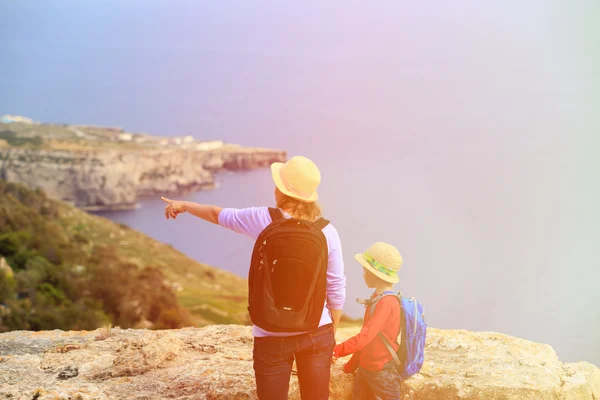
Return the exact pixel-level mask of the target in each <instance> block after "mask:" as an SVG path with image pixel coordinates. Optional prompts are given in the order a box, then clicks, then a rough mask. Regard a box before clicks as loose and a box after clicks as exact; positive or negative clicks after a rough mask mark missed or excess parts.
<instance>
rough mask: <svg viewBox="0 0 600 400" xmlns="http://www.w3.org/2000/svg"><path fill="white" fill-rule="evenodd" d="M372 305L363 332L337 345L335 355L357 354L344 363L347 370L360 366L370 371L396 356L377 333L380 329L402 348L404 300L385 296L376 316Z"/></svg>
mask: <svg viewBox="0 0 600 400" xmlns="http://www.w3.org/2000/svg"><path fill="white" fill-rule="evenodd" d="M374 296H375V295H374V294H373V296H371V297H372V298H373V297H374ZM371 307H372V305H369V306H367V308H366V310H365V317H364V325H363V327H362V329H361V330H360V332H359V333H358V334H357V335H355V336H353V337H351V338H350V339H348V340H346V341H345V342H343V343H340V344H338V345H337V346H335V348H334V351H333V354H334V356H335V357H344V356H347V355H348V354H353V356H352V358H350V361H348V363H347V364H346V365H345V366H344V370H345V371H346V372H352V371H354V370H355V369H356V368H357V367H358V366H361V367H362V368H364V369H366V370H369V371H380V370H381V369H383V366H384V365H385V364H386V363H387V362H388V361H390V360H391V359H392V355H391V354H390V352H389V351H388V349H387V348H386V347H385V344H384V343H383V340H381V338H380V337H378V335H377V334H378V333H379V332H381V333H383V335H384V336H385V337H386V338H387V339H388V340H389V342H390V343H391V344H392V347H393V348H394V351H398V344H397V343H396V338H397V337H398V334H399V333H400V316H401V315H400V313H401V312H400V302H399V301H398V299H397V298H394V297H393V296H385V297H384V298H382V299H381V300H379V302H378V303H377V307H375V313H374V314H373V317H371V316H370V315H371Z"/></svg>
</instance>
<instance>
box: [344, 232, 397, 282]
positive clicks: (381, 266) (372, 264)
mask: <svg viewBox="0 0 600 400" xmlns="http://www.w3.org/2000/svg"><path fill="white" fill-rule="evenodd" d="M354 258H355V259H356V261H358V262H359V263H360V264H361V265H362V266H363V267H364V268H366V269H367V271H369V272H371V273H373V275H375V276H376V277H378V278H379V279H382V280H384V281H386V282H389V283H398V281H399V280H400V279H399V278H398V271H399V270H400V267H402V263H403V262H404V261H403V259H402V255H401V254H400V252H399V251H398V249H396V248H395V247H394V246H392V245H391V244H388V243H384V242H377V243H375V244H373V245H372V246H371V247H369V248H368V249H367V251H365V252H364V253H362V254H356V255H355V256H354Z"/></svg>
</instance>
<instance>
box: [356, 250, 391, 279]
mask: <svg viewBox="0 0 600 400" xmlns="http://www.w3.org/2000/svg"><path fill="white" fill-rule="evenodd" d="M354 258H355V259H356V261H358V262H359V263H360V265H362V266H363V267H364V268H366V269H367V271H369V272H371V273H372V274H373V275H375V276H376V277H378V278H379V279H381V280H383V281H386V282H389V283H398V282H400V278H398V273H396V276H389V275H386V274H384V273H383V272H381V271H378V270H376V269H375V268H373V267H372V266H371V264H369V263H368V262H367V260H365V257H364V256H363V255H362V254H356V255H355V256H354Z"/></svg>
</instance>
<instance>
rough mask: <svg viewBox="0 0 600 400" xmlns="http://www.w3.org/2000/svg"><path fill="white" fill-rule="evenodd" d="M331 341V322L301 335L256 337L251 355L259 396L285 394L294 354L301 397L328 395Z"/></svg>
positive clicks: (273, 399) (268, 399) (273, 398)
mask: <svg viewBox="0 0 600 400" xmlns="http://www.w3.org/2000/svg"><path fill="white" fill-rule="evenodd" d="M334 345H335V339H334V337H333V327H332V325H331V324H329V325H325V326H322V327H320V328H319V329H318V330H316V331H315V332H311V333H305V334H303V335H297V336H290V337H271V336H270V337H255V338H254V350H253V356H254V375H255V377H256V390H257V392H258V398H259V399H260V400H279V399H287V398H288V390H289V386H290V376H291V373H292V364H293V362H294V357H295V358H296V366H297V368H298V381H299V383H300V396H301V397H302V399H305V400H327V399H329V374H330V370H331V358H332V355H333V347H334Z"/></svg>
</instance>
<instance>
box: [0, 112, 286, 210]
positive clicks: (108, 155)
mask: <svg viewBox="0 0 600 400" xmlns="http://www.w3.org/2000/svg"><path fill="white" fill-rule="evenodd" d="M15 118H17V117H14V116H4V117H3V121H9V122H5V123H3V122H0V179H4V180H7V181H9V182H18V183H22V184H24V185H26V186H27V187H29V188H31V189H33V188H41V189H43V190H44V191H45V192H46V193H47V194H48V195H50V196H51V197H53V198H56V199H60V200H63V201H66V202H68V203H70V204H73V205H75V206H77V207H79V208H82V209H87V210H102V209H123V208H132V207H135V205H136V201H137V198H138V197H139V196H147V195H158V194H161V195H174V194H183V193H187V192H190V191H195V190H200V189H204V188H210V187H213V186H214V173H215V172H217V171H221V170H230V171H235V170H248V169H253V168H258V167H265V166H268V165H270V164H271V163H272V162H275V161H285V159H286V153H285V152H284V151H281V150H275V149H261V148H250V147H242V146H239V145H235V144H229V143H224V142H222V141H219V140H213V141H198V140H196V139H194V138H193V137H192V136H185V137H170V138H165V137H159V136H151V135H147V134H136V133H127V132H125V131H124V130H123V129H122V128H113V127H98V126H79V125H56V124H40V123H34V122H27V121H26V119H25V120H21V119H19V120H15ZM19 118H23V117H19Z"/></svg>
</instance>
